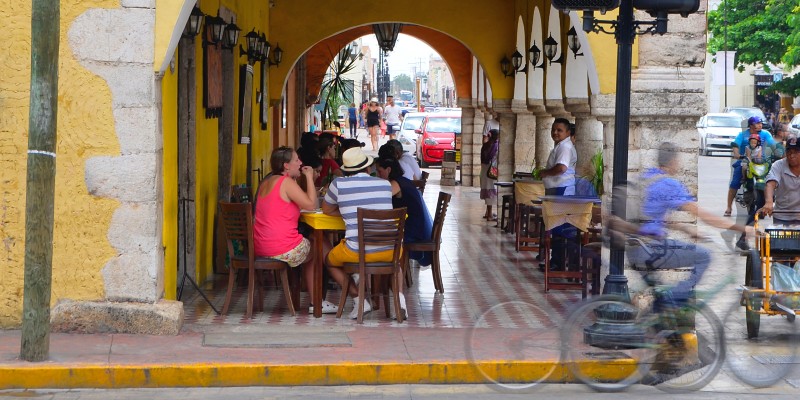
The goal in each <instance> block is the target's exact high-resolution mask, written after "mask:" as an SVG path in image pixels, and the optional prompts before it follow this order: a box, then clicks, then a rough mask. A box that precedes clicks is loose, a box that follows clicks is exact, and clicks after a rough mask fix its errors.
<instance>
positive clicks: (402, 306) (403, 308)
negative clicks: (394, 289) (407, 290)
mask: <svg viewBox="0 0 800 400" xmlns="http://www.w3.org/2000/svg"><path fill="white" fill-rule="evenodd" d="M398 297H399V298H400V312H401V313H403V319H408V308H407V307H406V296H405V295H403V294H402V293H400V294H399V296H398Z"/></svg>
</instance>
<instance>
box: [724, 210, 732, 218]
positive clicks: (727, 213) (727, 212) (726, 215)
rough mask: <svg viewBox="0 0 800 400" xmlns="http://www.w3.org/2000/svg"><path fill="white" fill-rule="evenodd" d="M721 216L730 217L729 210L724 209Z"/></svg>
mask: <svg viewBox="0 0 800 400" xmlns="http://www.w3.org/2000/svg"><path fill="white" fill-rule="evenodd" d="M722 216H723V217H730V216H731V212H730V211H725V214H722Z"/></svg>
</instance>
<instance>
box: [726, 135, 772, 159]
mask: <svg viewBox="0 0 800 400" xmlns="http://www.w3.org/2000/svg"><path fill="white" fill-rule="evenodd" d="M758 136H759V137H760V138H761V145H762V146H763V145H766V146H769V147H773V146H775V139H773V138H772V134H771V133H769V132H767V131H765V130H763V129H762V130H761V132H758ZM749 139H750V130H749V129H746V130H743V131H741V132H739V134H738V135H737V136H736V139H733V142H731V146H739V155H740V156H743V155H744V149H745V148H746V147H747V144H748V141H749Z"/></svg>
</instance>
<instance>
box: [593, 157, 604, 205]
mask: <svg viewBox="0 0 800 400" xmlns="http://www.w3.org/2000/svg"><path fill="white" fill-rule="evenodd" d="M592 168H593V169H594V176H593V177H592V180H591V182H592V186H594V190H595V192H597V195H598V196H602V195H603V149H600V150H598V151H597V153H595V154H594V155H593V156H592Z"/></svg>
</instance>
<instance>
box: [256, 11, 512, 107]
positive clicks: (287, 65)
mask: <svg viewBox="0 0 800 400" xmlns="http://www.w3.org/2000/svg"><path fill="white" fill-rule="evenodd" d="M329 9H331V10H336V17H335V18H323V19H314V18H311V17H309V10H329ZM442 16H451V17H448V18H443V17H442ZM515 17H516V10H515V2H513V1H502V2H487V1H483V0H440V1H436V2H425V3H423V4H420V5H419V6H418V7H392V9H391V21H387V19H386V8H385V6H384V5H381V4H371V3H368V4H364V3H359V2H340V1H336V0H294V1H283V2H278V3H277V4H276V5H275V7H273V8H271V9H270V13H269V19H270V24H269V27H270V28H269V40H270V41H271V42H280V43H281V48H283V49H284V59H285V62H284V63H282V64H281V65H279V66H277V67H276V68H275V69H274V70H272V71H270V72H271V73H270V77H269V79H270V82H269V83H270V85H269V94H270V98H271V99H273V100H276V99H280V96H281V90H282V88H283V86H284V85H283V84H284V83H285V82H286V79H287V75H288V74H289V72H290V71H291V70H292V68H293V67H294V64H295V63H296V62H297V60H299V59H300V57H301V56H302V55H303V54H304V53H305V52H306V51H308V50H309V49H310V48H311V47H312V46H313V45H314V44H316V43H317V42H319V41H321V40H323V39H324V38H328V37H331V36H334V35H336V34H339V33H341V32H344V31H347V30H350V29H352V27H357V26H369V25H370V24H373V23H383V22H401V23H405V24H409V25H418V26H420V27H427V28H428V29H430V30H432V31H438V32H441V33H442V34H444V35H447V36H449V37H451V38H453V39H454V40H456V41H458V42H460V43H461V44H462V45H463V46H464V47H465V48H466V49H468V50H469V52H471V53H472V54H474V55H475V57H476V58H477V59H478V62H479V64H481V65H482V66H484V67H485V66H490V67H489V68H487V69H486V70H485V72H486V76H487V77H488V78H489V81H490V82H491V84H492V85H493V86H494V88H493V89H494V93H495V94H496V95H497V96H498V97H499V98H508V99H510V98H511V97H512V90H513V86H512V83H511V82H510V81H508V80H506V82H503V81H504V78H503V74H502V73H501V72H500V69H499V65H498V63H499V61H500V59H501V58H502V57H503V54H510V53H511V52H513V44H514V39H515V38H514V33H515V27H514V26H513V25H512V24H508V23H507V22H508V21H513V20H515ZM273 21H274V22H273ZM463 21H472V23H470V24H465V23H463ZM482 27H491V29H482ZM410 29H411V27H404V31H407V30H408V31H410ZM440 54H441V53H440ZM448 64H449V66H451V67H455V65H456V64H455V63H451V62H449V63H448ZM466 66H467V67H470V68H471V65H470V64H469V63H468V62H467V64H466ZM466 93H469V92H466Z"/></svg>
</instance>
